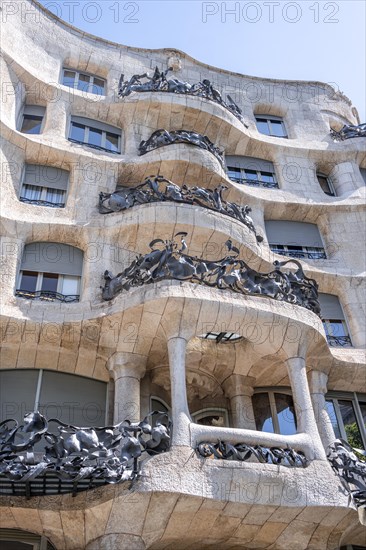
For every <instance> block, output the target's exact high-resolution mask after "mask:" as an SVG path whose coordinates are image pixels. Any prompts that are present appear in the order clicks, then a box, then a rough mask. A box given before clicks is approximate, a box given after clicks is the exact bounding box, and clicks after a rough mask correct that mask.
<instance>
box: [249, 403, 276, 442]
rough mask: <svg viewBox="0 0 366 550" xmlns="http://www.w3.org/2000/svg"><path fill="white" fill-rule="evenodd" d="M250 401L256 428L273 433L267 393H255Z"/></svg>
mask: <svg viewBox="0 0 366 550" xmlns="http://www.w3.org/2000/svg"><path fill="white" fill-rule="evenodd" d="M252 402H253V410H254V418H255V424H256V426H257V430H259V431H261V432H270V433H274V426H273V420H272V414H271V407H270V404H269V397H268V393H255V394H254V395H253V401H252Z"/></svg>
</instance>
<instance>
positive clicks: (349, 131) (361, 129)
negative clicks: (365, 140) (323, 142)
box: [330, 122, 366, 141]
mask: <svg viewBox="0 0 366 550" xmlns="http://www.w3.org/2000/svg"><path fill="white" fill-rule="evenodd" d="M330 135H331V137H332V139H333V140H334V141H344V140H345V139H351V138H355V137H366V122H364V123H363V124H359V125H358V126H354V125H352V124H345V125H344V126H343V128H341V129H340V130H339V131H338V132H337V130H333V128H331V129H330Z"/></svg>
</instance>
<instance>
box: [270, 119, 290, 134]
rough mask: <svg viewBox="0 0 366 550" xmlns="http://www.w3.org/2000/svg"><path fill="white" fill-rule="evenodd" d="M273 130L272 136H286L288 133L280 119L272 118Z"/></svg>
mask: <svg viewBox="0 0 366 550" xmlns="http://www.w3.org/2000/svg"><path fill="white" fill-rule="evenodd" d="M271 131H272V136H276V137H284V136H285V135H286V134H285V128H284V126H283V124H282V122H281V121H280V120H271Z"/></svg>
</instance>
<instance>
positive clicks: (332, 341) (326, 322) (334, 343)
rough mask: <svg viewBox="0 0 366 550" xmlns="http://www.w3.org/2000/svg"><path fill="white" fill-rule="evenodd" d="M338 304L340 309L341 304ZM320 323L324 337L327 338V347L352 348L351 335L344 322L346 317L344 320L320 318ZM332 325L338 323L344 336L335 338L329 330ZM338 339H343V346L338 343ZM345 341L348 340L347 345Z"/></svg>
mask: <svg viewBox="0 0 366 550" xmlns="http://www.w3.org/2000/svg"><path fill="white" fill-rule="evenodd" d="M339 304H340V306H341V307H342V304H341V302H339ZM342 309H343V308H342ZM344 317H345V316H344ZM322 323H323V328H324V332H325V336H326V337H327V342H328V345H329V347H331V348H339V347H342V348H352V347H354V346H353V343H352V338H351V333H350V331H349V328H348V324H347V321H346V317H345V318H344V319H323V318H322ZM332 323H339V324H340V325H342V326H343V327H344V329H345V330H344V332H345V334H344V335H343V336H335V335H334V334H331V331H330V330H329V328H330V327H331V325H332ZM339 338H344V339H345V341H344V344H342V343H339V342H340V340H339ZM347 339H348V340H349V343H348V342H347Z"/></svg>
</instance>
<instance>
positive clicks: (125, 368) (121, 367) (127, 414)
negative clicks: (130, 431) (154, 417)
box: [109, 353, 147, 424]
mask: <svg viewBox="0 0 366 550" xmlns="http://www.w3.org/2000/svg"><path fill="white" fill-rule="evenodd" d="M146 361H147V357H145V356H144V355H136V354H133V353H115V354H114V355H113V356H112V358H111V359H110V361H109V370H110V371H111V374H112V376H113V379H114V424H118V423H119V422H122V421H123V420H130V421H131V422H139V421H140V420H142V419H141V413H140V380H141V378H142V377H143V376H144V374H145V371H146Z"/></svg>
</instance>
